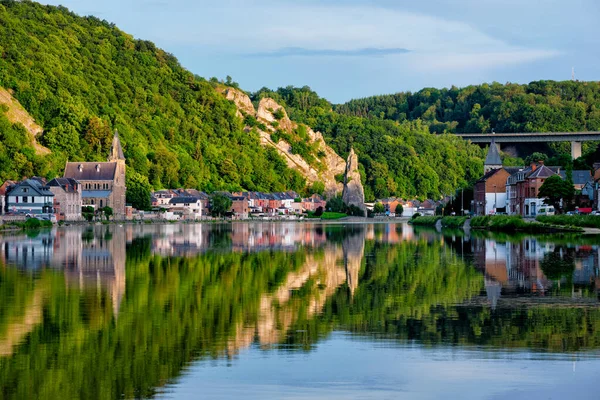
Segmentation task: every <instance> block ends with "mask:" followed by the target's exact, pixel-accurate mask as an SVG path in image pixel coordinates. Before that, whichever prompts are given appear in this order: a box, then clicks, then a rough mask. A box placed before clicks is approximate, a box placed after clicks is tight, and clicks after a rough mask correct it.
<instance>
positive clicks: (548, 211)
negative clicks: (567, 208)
mask: <svg viewBox="0 0 600 400" xmlns="http://www.w3.org/2000/svg"><path fill="white" fill-rule="evenodd" d="M554 214H555V212H554V207H552V206H541V207H540V210H539V211H538V214H537V215H554Z"/></svg>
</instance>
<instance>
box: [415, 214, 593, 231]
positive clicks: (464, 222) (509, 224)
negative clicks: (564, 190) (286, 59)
mask: <svg viewBox="0 0 600 400" xmlns="http://www.w3.org/2000/svg"><path fill="white" fill-rule="evenodd" d="M598 219H599V220H600V217H599V218H598ZM409 223H410V224H412V225H416V226H439V227H441V228H460V229H474V230H487V231H493V232H507V233H512V232H524V233H564V232H570V233H589V234H592V233H593V232H586V230H584V229H583V228H582V227H579V226H573V225H568V224H563V225H561V224H552V223H545V222H539V221H526V220H524V219H523V218H522V217H520V216H514V215H495V216H490V215H486V216H478V217H472V218H468V217H443V218H442V217H441V216H428V217H417V218H413V219H411V220H410V221H409ZM586 229H588V230H589V229H590V228H586ZM598 233H600V229H598Z"/></svg>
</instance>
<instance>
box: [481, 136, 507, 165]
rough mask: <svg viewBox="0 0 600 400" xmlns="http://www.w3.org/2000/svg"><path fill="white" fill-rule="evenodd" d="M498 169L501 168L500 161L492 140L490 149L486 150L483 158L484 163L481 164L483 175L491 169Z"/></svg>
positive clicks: (496, 147)
mask: <svg viewBox="0 0 600 400" xmlns="http://www.w3.org/2000/svg"><path fill="white" fill-rule="evenodd" d="M500 168H502V159H501V158H500V153H499V152H498V146H497V145H496V141H495V140H494V139H492V143H490V147H489V148H488V153H487V156H486V157H485V162H484V163H483V173H484V174H487V173H488V172H490V171H491V170H493V169H500Z"/></svg>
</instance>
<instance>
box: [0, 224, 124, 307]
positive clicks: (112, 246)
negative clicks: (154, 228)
mask: <svg viewBox="0 0 600 400" xmlns="http://www.w3.org/2000/svg"><path fill="white" fill-rule="evenodd" d="M0 249H2V251H1V252H0V257H1V258H2V260H3V261H4V263H5V264H8V265H14V266H16V267H18V268H22V269H27V270H40V269H43V268H53V269H61V270H63V271H64V273H65V279H66V280H67V282H68V283H69V284H73V283H76V284H78V285H79V287H81V288H86V287H91V286H96V287H98V288H101V289H104V290H107V291H108V292H109V294H110V296H111V298H112V301H113V311H114V313H115V316H116V315H117V312H118V309H119V304H120V302H121V299H122V298H123V295H124V293H125V233H124V230H123V229H119V228H114V229H112V228H109V227H104V226H103V227H93V228H88V229H85V230H83V229H78V228H73V227H70V228H65V229H63V228H55V229H52V230H51V231H47V232H45V231H42V232H40V233H39V234H38V235H37V236H35V237H28V236H27V235H16V236H7V237H0Z"/></svg>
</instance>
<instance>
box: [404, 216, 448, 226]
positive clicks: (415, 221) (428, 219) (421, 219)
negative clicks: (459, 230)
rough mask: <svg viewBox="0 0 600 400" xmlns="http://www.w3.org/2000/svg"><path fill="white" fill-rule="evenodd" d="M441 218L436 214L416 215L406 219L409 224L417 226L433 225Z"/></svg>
mask: <svg viewBox="0 0 600 400" xmlns="http://www.w3.org/2000/svg"><path fill="white" fill-rule="evenodd" d="M440 219H442V217H440V216H439V215H436V216H416V217H414V216H413V218H412V219H411V220H410V221H408V223H409V224H412V225H418V226H435V224H437V222H438V221H439V220H440Z"/></svg>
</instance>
